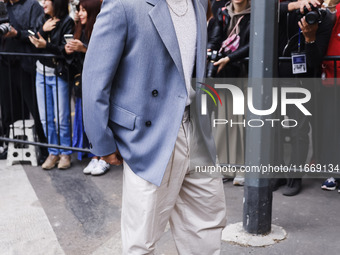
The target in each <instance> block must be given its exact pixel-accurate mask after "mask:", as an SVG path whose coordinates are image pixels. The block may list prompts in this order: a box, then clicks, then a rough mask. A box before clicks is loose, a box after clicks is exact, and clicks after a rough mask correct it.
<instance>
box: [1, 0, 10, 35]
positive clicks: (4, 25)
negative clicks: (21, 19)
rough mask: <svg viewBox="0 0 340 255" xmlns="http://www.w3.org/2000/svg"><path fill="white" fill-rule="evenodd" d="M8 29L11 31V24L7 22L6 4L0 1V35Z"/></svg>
mask: <svg viewBox="0 0 340 255" xmlns="http://www.w3.org/2000/svg"><path fill="white" fill-rule="evenodd" d="M9 31H11V25H10V24H9V18H8V13H7V9H6V4H5V3H4V2H0V35H4V34H7V33H8V32H9Z"/></svg>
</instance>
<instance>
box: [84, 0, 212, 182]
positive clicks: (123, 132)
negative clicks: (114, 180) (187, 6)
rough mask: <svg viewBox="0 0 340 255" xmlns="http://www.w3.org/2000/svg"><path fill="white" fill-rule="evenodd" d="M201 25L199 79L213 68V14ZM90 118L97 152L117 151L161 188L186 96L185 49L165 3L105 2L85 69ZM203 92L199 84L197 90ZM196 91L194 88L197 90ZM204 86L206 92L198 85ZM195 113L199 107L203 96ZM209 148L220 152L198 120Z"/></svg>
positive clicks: (200, 15) (201, 13)
mask: <svg viewBox="0 0 340 255" xmlns="http://www.w3.org/2000/svg"><path fill="white" fill-rule="evenodd" d="M193 3H194V8H195V13H196V19H197V45H196V46H197V52H196V65H195V66H196V68H195V73H196V77H197V78H198V79H202V78H203V77H204V73H205V62H206V36H207V35H206V34H207V32H206V12H205V10H204V7H203V6H202V4H201V2H200V1H199V0H193ZM82 77H83V80H82V85H83V111H84V126H85V132H86V134H87V136H88V138H89V141H90V150H91V152H92V153H94V154H95V155H98V156H103V155H108V154H111V153H113V152H115V151H116V149H117V148H118V149H119V151H120V153H121V155H122V157H123V158H124V160H125V161H126V163H127V164H128V165H129V166H130V168H131V169H132V170H133V171H134V172H135V173H136V174H137V175H139V176H140V177H142V178H143V179H145V180H147V181H149V182H151V183H154V184H156V185H160V183H161V181H162V178H163V175H164V172H165V169H166V166H167V164H168V161H169V159H170V157H171V153H172V150H173V148H174V145H175V141H176V138H177V133H178V131H179V128H180V125H181V120H182V116H183V112H184V109H185V104H186V100H187V91H186V87H185V81H184V74H183V68H182V61H181V55H180V50H179V46H178V42H177V37H176V33H175V29H174V26H173V23H172V19H171V16H170V12H169V9H168V6H167V3H166V1H165V0H104V2H103V5H102V9H101V12H100V13H99V15H98V17H97V20H96V23H95V26H94V29H93V32H92V36H91V40H90V43H89V46H88V50H87V53H86V57H85V63H84V68H83V76H82ZM196 85H197V84H196ZM196 85H195V86H196ZM198 86H200V85H199V84H198ZM196 90H197V96H196V98H197V100H196V101H194V103H192V104H194V105H192V106H191V107H197V109H199V108H200V92H199V91H200V90H199V89H197V88H196ZM198 123H199V124H198V125H199V130H200V132H201V134H202V137H203V139H202V146H206V147H209V148H210V149H209V155H210V157H211V158H212V159H213V160H214V158H215V150H214V148H213V140H212V138H211V137H210V128H209V122H208V118H206V119H204V116H201V117H200V119H199V120H198Z"/></svg>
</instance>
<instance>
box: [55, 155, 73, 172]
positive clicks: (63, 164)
mask: <svg viewBox="0 0 340 255" xmlns="http://www.w3.org/2000/svg"><path fill="white" fill-rule="evenodd" d="M70 167H71V155H65V154H61V155H60V161H59V164H58V169H61V170H65V169H68V168H70Z"/></svg>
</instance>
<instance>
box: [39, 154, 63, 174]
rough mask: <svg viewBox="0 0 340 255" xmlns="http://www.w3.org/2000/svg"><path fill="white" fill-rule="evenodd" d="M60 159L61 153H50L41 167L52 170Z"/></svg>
mask: <svg viewBox="0 0 340 255" xmlns="http://www.w3.org/2000/svg"><path fill="white" fill-rule="evenodd" d="M59 160H60V157H59V155H53V154H50V155H48V157H47V159H46V160H45V162H44V163H43V164H42V166H41V167H42V169H44V170H50V169H52V168H54V167H55V166H56V164H57V163H58V161H59Z"/></svg>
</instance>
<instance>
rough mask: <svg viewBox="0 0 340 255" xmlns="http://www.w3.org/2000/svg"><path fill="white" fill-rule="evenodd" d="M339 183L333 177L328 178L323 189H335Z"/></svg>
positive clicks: (323, 184)
mask: <svg viewBox="0 0 340 255" xmlns="http://www.w3.org/2000/svg"><path fill="white" fill-rule="evenodd" d="M336 186H337V183H336V181H335V179H334V178H333V177H331V178H328V179H327V180H326V181H324V183H322V186H321V189H323V190H335V189H336Z"/></svg>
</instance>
